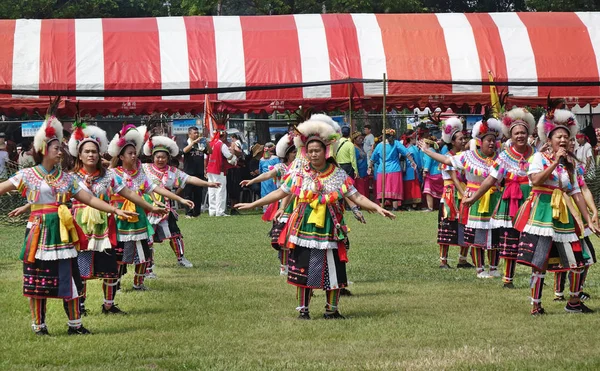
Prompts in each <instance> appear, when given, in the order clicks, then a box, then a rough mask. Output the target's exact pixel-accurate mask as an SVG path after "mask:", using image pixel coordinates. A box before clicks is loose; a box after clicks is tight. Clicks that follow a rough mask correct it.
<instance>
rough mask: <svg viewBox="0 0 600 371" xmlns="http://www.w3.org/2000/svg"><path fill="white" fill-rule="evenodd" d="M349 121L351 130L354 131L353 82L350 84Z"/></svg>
mask: <svg viewBox="0 0 600 371" xmlns="http://www.w3.org/2000/svg"><path fill="white" fill-rule="evenodd" d="M348 123H350V129H351V132H352V133H354V130H355V128H354V122H352V84H348Z"/></svg>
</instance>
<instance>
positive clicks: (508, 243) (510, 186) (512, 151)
mask: <svg viewBox="0 0 600 371" xmlns="http://www.w3.org/2000/svg"><path fill="white" fill-rule="evenodd" d="M502 124H503V126H502V129H503V131H504V135H505V136H506V137H507V138H510V145H509V146H508V147H507V149H506V150H504V151H502V152H501V153H500V154H499V155H498V158H497V159H496V161H495V162H494V164H493V165H492V168H491V170H490V174H489V176H488V177H487V179H486V180H485V181H484V182H483V183H482V184H481V187H479V189H478V190H477V191H476V192H475V193H473V194H472V195H470V196H469V197H467V198H466V199H465V200H463V203H464V204H465V205H471V204H472V203H473V202H475V201H476V200H478V199H479V198H480V197H482V196H483V195H484V194H485V193H486V192H488V190H489V189H490V188H491V187H494V186H495V185H496V184H499V183H503V184H504V189H503V191H502V193H501V194H502V196H501V197H500V200H499V202H498V204H497V206H496V205H493V208H494V213H493V215H492V220H491V222H490V225H491V228H493V230H494V234H496V235H497V236H498V241H499V247H500V257H501V258H502V259H504V260H505V263H506V264H505V266H504V276H503V277H502V282H503V283H504V287H505V288H511V289H512V288H514V284H513V278H514V276H515V267H516V259H517V251H518V244H519V237H520V236H521V232H519V231H517V230H516V229H514V227H513V220H514V218H515V216H516V214H517V211H518V210H519V207H521V205H523V203H524V202H525V200H526V199H527V198H528V197H529V193H530V192H531V186H530V185H529V178H528V177H527V171H528V168H529V160H530V159H531V158H532V157H533V154H534V153H535V148H534V147H532V146H531V145H529V142H528V138H529V136H530V135H531V134H532V133H533V132H534V131H535V130H536V127H535V118H534V117H533V115H532V114H531V113H529V111H527V110H526V109H524V108H514V109H512V110H510V111H509V112H507V113H506V114H505V115H504V118H503V119H502Z"/></svg>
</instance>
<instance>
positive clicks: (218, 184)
mask: <svg viewBox="0 0 600 371" xmlns="http://www.w3.org/2000/svg"><path fill="white" fill-rule="evenodd" d="M220 186H221V183H219V182H208V185H207V187H208V188H219V187H220Z"/></svg>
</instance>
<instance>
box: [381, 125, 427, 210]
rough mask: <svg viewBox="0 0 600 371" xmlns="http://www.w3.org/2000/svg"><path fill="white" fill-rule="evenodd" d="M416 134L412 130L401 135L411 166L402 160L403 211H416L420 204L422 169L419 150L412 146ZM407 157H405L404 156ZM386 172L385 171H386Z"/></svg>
mask: <svg viewBox="0 0 600 371" xmlns="http://www.w3.org/2000/svg"><path fill="white" fill-rule="evenodd" d="M416 138H417V133H416V132H415V131H414V130H407V131H406V133H404V135H402V139H403V142H404V143H403V144H404V147H406V151H407V153H408V154H410V155H411V160H410V162H411V164H413V166H409V165H408V164H407V163H406V162H407V160H404V162H405V165H404V174H403V176H402V182H403V183H404V184H403V185H402V188H403V190H402V192H403V199H402V209H403V210H417V208H418V207H419V204H421V183H420V182H419V171H420V170H421V169H422V168H423V164H422V161H421V152H420V151H419V148H418V147H417V146H415V145H414V143H415V142H416ZM404 156H405V157H407V156H406V155H404ZM386 170H387V169H386Z"/></svg>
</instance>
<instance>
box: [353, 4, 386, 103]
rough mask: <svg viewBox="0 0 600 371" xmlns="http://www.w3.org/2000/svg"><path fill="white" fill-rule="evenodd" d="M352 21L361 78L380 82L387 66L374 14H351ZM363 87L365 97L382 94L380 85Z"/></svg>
mask: <svg viewBox="0 0 600 371" xmlns="http://www.w3.org/2000/svg"><path fill="white" fill-rule="evenodd" d="M352 20H353V21H354V26H355V27H356V37H357V39H358V49H359V50H360V60H361V65H362V75H363V78H365V79H379V80H381V79H382V78H383V73H384V72H386V68H387V65H386V60H385V51H384V49H383V39H382V37H381V28H380V27H379V23H377V17H375V14H352ZM388 77H389V76H388ZM364 86H365V95H381V94H383V86H382V84H380V83H377V84H370V83H369V84H364Z"/></svg>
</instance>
